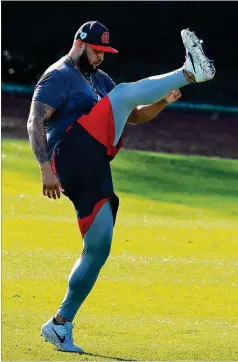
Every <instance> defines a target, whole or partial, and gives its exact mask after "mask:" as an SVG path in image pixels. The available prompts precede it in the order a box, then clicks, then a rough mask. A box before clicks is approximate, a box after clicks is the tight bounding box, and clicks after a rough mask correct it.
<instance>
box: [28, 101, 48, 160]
mask: <svg viewBox="0 0 238 362" xmlns="http://www.w3.org/2000/svg"><path fill="white" fill-rule="evenodd" d="M54 112H55V109H54V108H52V107H50V106H48V105H47V104H43V103H41V102H37V101H32V104H31V109H30V115H29V118H28V121H27V129H28V134H29V139H30V144H31V148H32V151H33V153H34V155H35V158H36V160H37V161H38V163H39V164H42V163H44V162H46V161H48V160H49V157H48V151H47V140H46V133H45V125H44V123H45V121H47V120H49V119H50V118H51V117H52V115H53V114H54Z"/></svg>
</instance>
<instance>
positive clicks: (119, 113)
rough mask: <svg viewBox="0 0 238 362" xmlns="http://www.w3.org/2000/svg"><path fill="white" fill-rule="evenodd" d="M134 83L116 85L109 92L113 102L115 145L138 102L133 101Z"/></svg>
mask: <svg viewBox="0 0 238 362" xmlns="http://www.w3.org/2000/svg"><path fill="white" fill-rule="evenodd" d="M132 90H133V88H132V83H122V84H119V85H118V86H116V87H115V88H114V89H113V90H112V91H111V92H110V93H109V94H108V98H109V100H110V103H111V107H112V113H113V122H114V129H115V131H114V139H113V145H114V146H115V145H117V143H118V142H119V140H120V138H121V136H122V134H123V131H124V128H125V125H126V122H127V119H128V117H129V115H130V114H131V112H132V111H133V109H134V108H135V107H136V104H135V103H134V102H133V94H132Z"/></svg>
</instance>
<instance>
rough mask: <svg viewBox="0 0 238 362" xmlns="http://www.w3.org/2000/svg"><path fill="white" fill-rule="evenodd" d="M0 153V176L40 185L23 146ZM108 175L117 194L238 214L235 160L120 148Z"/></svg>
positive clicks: (14, 144) (6, 145)
mask: <svg viewBox="0 0 238 362" xmlns="http://www.w3.org/2000/svg"><path fill="white" fill-rule="evenodd" d="M2 153H3V154H5V158H4V159H3V160H2V161H3V178H4V171H5V170H6V171H10V172H14V173H15V174H16V173H17V174H19V175H22V176H23V177H24V178H26V180H27V181H35V182H39V183H40V175H39V169H38V167H37V165H36V163H35V161H34V159H33V156H32V154H31V151H30V147H29V144H28V143H27V142H24V141H15V140H14V141H11V140H4V141H3V144H2ZM112 171H113V179H114V186H115V191H116V193H117V192H124V193H127V194H130V195H137V196H140V197H144V198H146V199H151V200H160V201H163V202H170V203H177V204H184V205H191V206H200V207H206V208H212V209H214V208H218V209H219V208H220V210H224V209H226V210H225V212H226V213H227V212H228V213H229V214H232V215H238V207H237V206H238V161H237V160H230V159H218V158H206V157H196V156H179V155H168V154H160V153H147V152H140V151H126V150H123V151H121V152H120V154H119V155H118V156H117V157H116V159H115V160H114V161H113V162H112ZM9 181H11V180H9ZM12 182H14V180H13V181H12ZM39 187H40V185H39ZM228 204H229V205H230V210H229V205H228ZM235 204H236V205H235ZM235 206H236V207H235Z"/></svg>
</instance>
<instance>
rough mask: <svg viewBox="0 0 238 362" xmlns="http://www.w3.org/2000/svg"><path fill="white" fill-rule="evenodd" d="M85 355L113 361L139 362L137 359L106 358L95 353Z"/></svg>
mask: <svg viewBox="0 0 238 362" xmlns="http://www.w3.org/2000/svg"><path fill="white" fill-rule="evenodd" d="M84 355H87V356H92V357H101V358H106V359H112V360H115V361H129V362H130V361H137V360H135V359H124V358H120V357H111V356H104V355H100V354H94V353H87V352H85V353H84Z"/></svg>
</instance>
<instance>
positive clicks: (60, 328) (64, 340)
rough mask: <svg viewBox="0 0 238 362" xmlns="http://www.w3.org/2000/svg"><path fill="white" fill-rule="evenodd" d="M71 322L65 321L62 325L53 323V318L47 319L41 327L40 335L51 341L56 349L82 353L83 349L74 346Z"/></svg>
mask: <svg viewBox="0 0 238 362" xmlns="http://www.w3.org/2000/svg"><path fill="white" fill-rule="evenodd" d="M72 329H73V324H72V323H71V322H66V323H65V324H64V325H58V324H54V323H53V318H51V319H50V320H48V322H46V323H45V324H43V326H42V327H41V336H43V337H44V339H45V341H46V342H50V343H52V344H53V345H54V346H55V347H56V348H57V349H58V350H60V351H64V352H76V353H84V351H83V350H82V349H81V348H80V347H77V346H75V344H74V340H73V337H72Z"/></svg>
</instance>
